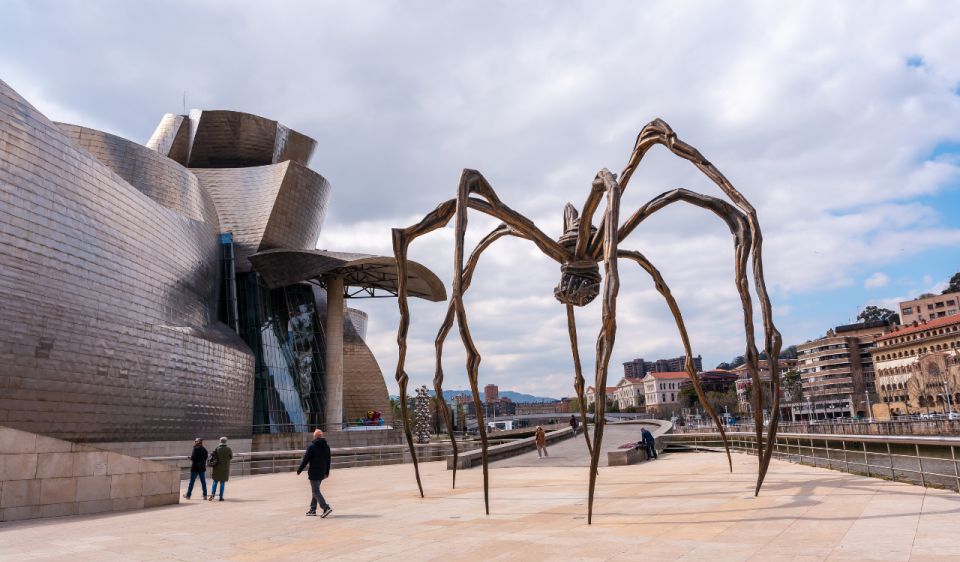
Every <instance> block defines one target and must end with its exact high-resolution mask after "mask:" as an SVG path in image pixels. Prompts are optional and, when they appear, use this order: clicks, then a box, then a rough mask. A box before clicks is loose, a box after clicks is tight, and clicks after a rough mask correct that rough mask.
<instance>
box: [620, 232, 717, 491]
mask: <svg viewBox="0 0 960 562" xmlns="http://www.w3.org/2000/svg"><path fill="white" fill-rule="evenodd" d="M618 255H619V256H620V257H621V258H626V259H630V260H633V261H635V262H637V265H639V266H640V267H641V268H643V270H644V271H646V272H647V273H648V274H650V277H651V278H652V279H653V284H654V286H655V287H656V289H657V291H658V292H659V293H660V294H661V295H662V296H663V299H664V300H665V301H667V306H668V307H669V308H670V313H671V314H673V320H674V321H675V322H676V323H677V330H678V331H679V332H680V340H681V341H682V342H683V352H684V355H685V357H686V362H685V363H684V364H685V365H686V369H687V375H689V376H690V381H691V382H693V389H694V390H695V391H696V393H697V398H699V399H700V403H701V404H703V409H704V410H706V411H707V414H708V415H709V416H710V419H712V420H713V422H714V423H715V424H716V425H717V429H719V430H720V439H722V440H723V448H724V450H725V451H726V452H727V464H729V465H730V472H733V459H732V457H731V456H730V445H729V443H728V442H727V434H726V432H725V431H724V430H723V424H722V423H720V420H719V417H718V416H717V413H716V411H714V409H713V407H712V406H711V405H710V404H709V403H708V402H707V396H706V394H704V392H703V387H702V386H701V385H700V380H699V379H698V378H697V370H696V369H695V368H694V366H693V351H692V349H691V347H690V336H689V335H688V334H687V327H686V326H685V325H684V323H683V316H682V315H681V314H680V306H679V305H677V300H676V299H675V298H673V294H672V293H671V292H670V287H669V286H668V285H667V282H666V281H664V280H663V276H662V275H660V271H659V270H658V269H657V268H656V267H654V265H653V264H652V263H650V260H648V259H647V258H646V257H645V256H644V255H643V254H641V253H640V252H634V251H630V250H620V251H619V252H618Z"/></svg>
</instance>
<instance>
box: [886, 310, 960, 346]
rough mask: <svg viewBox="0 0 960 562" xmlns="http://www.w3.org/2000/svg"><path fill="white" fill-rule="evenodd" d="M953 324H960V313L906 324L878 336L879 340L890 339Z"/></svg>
mask: <svg viewBox="0 0 960 562" xmlns="http://www.w3.org/2000/svg"><path fill="white" fill-rule="evenodd" d="M951 324H960V315H954V316H945V317H943V318H937V319H935V320H927V321H925V322H918V323H917V325H916V326H913V325H910V326H904V327H903V328H901V329H899V330H895V331H893V332H890V333H887V334H884V335H883V336H881V337H879V338H877V341H883V340H888V339H891V338H895V337H897V336H905V335H907V334H916V333H917V332H922V331H924V330H929V329H931V328H942V327H943V326H949V325H951Z"/></svg>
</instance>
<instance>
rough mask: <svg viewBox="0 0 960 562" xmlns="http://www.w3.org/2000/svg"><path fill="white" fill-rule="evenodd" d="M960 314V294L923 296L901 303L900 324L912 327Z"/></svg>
mask: <svg viewBox="0 0 960 562" xmlns="http://www.w3.org/2000/svg"><path fill="white" fill-rule="evenodd" d="M958 312H960V293H947V294H945V295H928V296H922V297H920V298H917V299H913V300H911V301H903V302H902V303H900V323H901V324H903V325H904V326H911V325H913V323H914V322H918V321H920V320H928V321H929V320H935V319H937V318H945V317H947V316H953V315H955V314H957V313H958Z"/></svg>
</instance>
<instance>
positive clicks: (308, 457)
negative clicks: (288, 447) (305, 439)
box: [297, 429, 333, 517]
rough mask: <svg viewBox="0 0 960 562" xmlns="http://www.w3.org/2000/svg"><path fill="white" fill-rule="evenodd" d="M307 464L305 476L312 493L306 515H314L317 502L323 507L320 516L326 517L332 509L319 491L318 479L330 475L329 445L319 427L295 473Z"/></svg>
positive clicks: (299, 471) (301, 470) (298, 472)
mask: <svg viewBox="0 0 960 562" xmlns="http://www.w3.org/2000/svg"><path fill="white" fill-rule="evenodd" d="M308 464H309V465H310V468H309V469H307V477H308V478H309V479H310V490H311V491H312V494H313V495H312V497H311V498H310V511H308V512H307V515H316V514H317V503H319V504H320V507H321V509H323V513H321V514H320V517H326V516H327V515H330V513H332V512H333V509H331V508H330V505H329V504H327V501H326V500H325V499H323V494H321V493H320V481H321V480H323V479H324V478H327V477H329V476H330V445H327V440H326V439H324V438H323V432H322V431H320V430H319V429H318V430H316V431H314V432H313V443H311V444H310V446H309V447H307V450H306V451H305V452H304V453H303V460H302V461H300V468H298V469H297V475H299V474H300V473H301V472H303V469H304V467H306V466H307V465H308Z"/></svg>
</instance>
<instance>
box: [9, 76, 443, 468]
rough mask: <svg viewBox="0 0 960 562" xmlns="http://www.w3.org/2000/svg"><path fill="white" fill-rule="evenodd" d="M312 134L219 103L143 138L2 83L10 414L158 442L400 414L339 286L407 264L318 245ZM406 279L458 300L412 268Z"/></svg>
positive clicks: (321, 201)
mask: <svg viewBox="0 0 960 562" xmlns="http://www.w3.org/2000/svg"><path fill="white" fill-rule="evenodd" d="M315 146H316V142H315V141H314V140H313V139H311V138H309V137H307V136H305V135H303V134H301V133H299V132H297V131H295V130H293V129H290V128H288V127H286V126H284V125H282V124H280V123H278V122H276V121H273V120H270V119H268V118H264V117H259V116H257V115H251V114H247V113H240V112H236V111H220V110H216V111H209V110H193V111H191V112H190V113H189V115H174V114H168V115H164V116H163V117H162V119H161V120H160V123H159V125H158V126H157V128H156V131H155V132H154V133H153V135H152V136H151V137H150V139H149V141H147V143H146V144H145V145H143V144H138V143H136V142H133V141H129V140H126V139H123V138H120V137H117V136H114V135H111V134H109V133H105V132H102V131H97V130H93V129H89V128H85V127H82V126H79V125H68V124H65V123H54V122H51V121H50V120H48V119H47V118H46V117H44V116H43V115H42V114H41V113H40V112H38V111H37V110H36V109H35V108H33V107H32V106H31V105H30V104H29V103H28V102H27V101H26V100H24V99H23V98H22V97H20V96H19V95H18V94H17V93H16V92H15V91H14V90H13V89H12V88H10V87H9V86H8V85H7V84H5V83H4V82H2V81H0V300H2V302H0V426H8V427H12V428H15V429H21V430H25V431H29V432H33V433H37V434H43V435H49V436H52V437H57V438H60V439H66V440H69V441H79V442H88V443H95V444H99V445H101V446H105V447H110V448H114V449H118V450H119V449H125V450H127V452H130V453H133V454H137V453H140V454H149V453H156V452H160V451H162V450H163V447H162V446H161V445H162V444H163V443H169V444H171V445H172V444H177V446H178V447H180V448H181V449H182V448H183V442H184V441H189V440H191V439H193V438H194V437H196V436H198V435H200V436H205V437H218V436H227V437H230V438H232V439H239V440H250V439H251V438H252V437H253V436H255V435H258V434H259V435H263V434H284V433H299V432H304V431H307V430H312V429H313V428H315V427H323V428H326V429H328V430H331V429H333V430H335V429H339V428H340V424H341V423H343V422H350V421H352V420H355V419H357V418H362V417H364V416H365V414H366V412H367V411H370V410H380V411H381V412H384V413H387V412H389V411H390V407H389V402H388V394H387V387H386V384H385V382H384V377H383V374H382V372H381V370H380V368H379V367H378V365H377V362H376V360H375V359H374V357H373V354H372V353H371V352H370V350H369V349H368V348H367V346H366V344H365V343H364V334H365V330H366V315H365V314H364V313H363V312H361V311H358V310H354V309H351V308H348V307H346V306H345V299H346V298H351V297H360V296H388V295H390V294H392V293H394V292H395V289H396V282H397V279H396V263H395V261H394V260H393V258H392V257H384V256H371V255H363V254H356V253H349V252H345V251H326V250H318V249H316V245H317V240H318V238H319V235H320V229H321V226H322V224H323V219H324V214H325V212H326V209H327V206H328V204H329V201H330V194H331V186H330V184H329V183H328V182H327V180H326V179H324V178H323V176H321V175H320V174H318V173H317V172H315V171H313V170H312V169H310V168H309V167H308V163H309V161H310V157H311V155H312V153H313V151H314V148H315ZM384 235H385V236H387V235H388V234H387V233H385V234H384ZM409 283H410V285H409V287H410V292H411V294H412V295H415V296H418V297H421V298H425V299H429V300H434V301H439V300H444V299H445V298H446V296H445V294H444V289H443V285H442V283H441V282H440V280H439V279H438V278H437V277H436V276H435V275H434V274H433V273H432V272H430V271H429V270H428V269H426V268H425V267H423V266H421V265H419V264H411V269H410V279H409ZM387 415H388V416H389V414H387ZM150 444H156V445H157V447H151V446H150Z"/></svg>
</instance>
